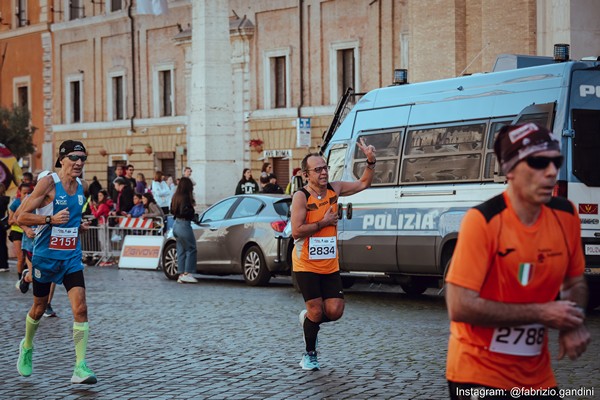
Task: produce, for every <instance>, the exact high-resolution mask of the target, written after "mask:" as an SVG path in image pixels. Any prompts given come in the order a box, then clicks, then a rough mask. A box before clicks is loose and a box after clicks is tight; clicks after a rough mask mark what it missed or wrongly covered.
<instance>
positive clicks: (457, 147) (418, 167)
mask: <svg viewBox="0 0 600 400" xmlns="http://www.w3.org/2000/svg"><path fill="white" fill-rule="evenodd" d="M486 127H487V124H486V123H485V122H478V123H471V124H468V125H452V126H436V127H429V128H417V129H412V130H409V131H408V135H407V140H406V147H405V151H404V154H405V156H404V157H403V160H402V172H401V182H403V183H421V182H446V181H457V180H463V181H472V180H478V179H479V175H480V169H481V159H482V150H483V149H484V138H485V132H486Z"/></svg>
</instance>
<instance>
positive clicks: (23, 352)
mask: <svg viewBox="0 0 600 400" xmlns="http://www.w3.org/2000/svg"><path fill="white" fill-rule="evenodd" d="M24 344H25V338H23V340H21V343H20V344H19V359H18V360H17V371H19V375H21V376H24V377H28V376H30V375H31V371H33V361H32V356H33V347H32V348H30V349H26V348H25V347H24V346H23V345H24Z"/></svg>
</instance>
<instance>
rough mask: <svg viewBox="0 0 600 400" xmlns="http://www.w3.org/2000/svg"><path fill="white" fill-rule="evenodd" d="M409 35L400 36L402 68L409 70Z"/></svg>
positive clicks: (402, 34)
mask: <svg viewBox="0 0 600 400" xmlns="http://www.w3.org/2000/svg"><path fill="white" fill-rule="evenodd" d="M408 39H409V35H408V33H401V34H400V68H403V69H408V55H409V52H408V49H409V47H408V46H409V42H408Z"/></svg>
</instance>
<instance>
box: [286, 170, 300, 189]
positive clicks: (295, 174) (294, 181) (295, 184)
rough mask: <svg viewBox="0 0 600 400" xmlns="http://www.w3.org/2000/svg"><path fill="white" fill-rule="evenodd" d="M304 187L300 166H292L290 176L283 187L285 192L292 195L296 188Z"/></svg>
mask: <svg viewBox="0 0 600 400" xmlns="http://www.w3.org/2000/svg"><path fill="white" fill-rule="evenodd" d="M303 187H304V179H302V168H294V170H293V171H292V178H291V179H290V183H288V185H287V187H286V188H285V194H290V195H293V194H294V193H296V192H297V191H298V190H300V189H302V188H303Z"/></svg>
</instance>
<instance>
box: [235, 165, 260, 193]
mask: <svg viewBox="0 0 600 400" xmlns="http://www.w3.org/2000/svg"><path fill="white" fill-rule="evenodd" d="M258 190H259V188H258V183H256V181H255V180H254V178H252V171H250V168H244V172H242V179H240V181H239V182H238V184H237V186H236V187H235V194H252V193H258Z"/></svg>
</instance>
